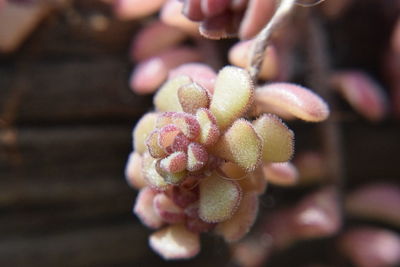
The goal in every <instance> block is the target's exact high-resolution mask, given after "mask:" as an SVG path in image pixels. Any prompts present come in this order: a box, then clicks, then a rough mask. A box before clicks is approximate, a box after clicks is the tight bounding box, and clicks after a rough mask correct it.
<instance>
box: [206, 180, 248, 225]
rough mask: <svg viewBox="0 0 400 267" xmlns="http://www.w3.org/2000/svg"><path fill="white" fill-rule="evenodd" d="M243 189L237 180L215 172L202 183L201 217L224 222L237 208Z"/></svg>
mask: <svg viewBox="0 0 400 267" xmlns="http://www.w3.org/2000/svg"><path fill="white" fill-rule="evenodd" d="M241 196H242V191H241V188H240V187H239V185H238V184H237V183H236V182H235V181H230V180H224V179H221V178H220V177H218V176H217V175H215V174H213V175H212V176H210V177H208V178H206V179H205V180H203V181H202V182H201V183H200V199H199V217H200V218H201V219H202V220H203V221H206V222H210V223H215V222H222V221H225V220H227V219H229V218H231V217H232V215H233V214H234V213H235V211H236V210H237V207H238V205H239V203H240V200H241Z"/></svg>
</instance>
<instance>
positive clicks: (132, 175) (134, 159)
mask: <svg viewBox="0 0 400 267" xmlns="http://www.w3.org/2000/svg"><path fill="white" fill-rule="evenodd" d="M125 177H126V181H127V182H128V184H129V185H130V186H131V187H133V188H136V189H141V188H143V187H145V186H147V183H146V180H145V179H144V177H143V173H142V157H141V156H140V154H139V153H137V152H132V153H131V154H130V155H129V159H128V163H127V164H126V168H125Z"/></svg>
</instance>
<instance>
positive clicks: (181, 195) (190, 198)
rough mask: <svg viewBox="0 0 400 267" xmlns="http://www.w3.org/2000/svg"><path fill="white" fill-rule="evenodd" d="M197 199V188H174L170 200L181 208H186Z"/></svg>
mask: <svg viewBox="0 0 400 267" xmlns="http://www.w3.org/2000/svg"><path fill="white" fill-rule="evenodd" d="M198 199H199V192H198V188H193V189H191V188H185V187H184V186H179V187H178V186H174V187H173V189H172V200H173V201H174V203H175V204H176V205H178V206H179V207H181V208H186V207H187V206H189V205H190V204H192V203H194V202H196V201H197V200H198Z"/></svg>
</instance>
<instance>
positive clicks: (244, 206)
mask: <svg viewBox="0 0 400 267" xmlns="http://www.w3.org/2000/svg"><path fill="white" fill-rule="evenodd" d="M257 214H258V194H257V193H255V192H246V193H244V194H243V197H242V201H241V202H240V205H239V208H238V210H237V211H236V212H235V214H234V215H233V216H232V218H230V219H229V220H226V221H224V222H221V223H219V224H217V227H216V228H215V231H216V233H217V234H219V235H221V236H223V237H224V239H225V240H226V241H227V242H235V241H238V240H240V239H241V238H243V237H244V236H245V235H246V234H247V233H248V232H249V230H250V228H251V226H252V225H253V224H254V222H255V220H256V217H257Z"/></svg>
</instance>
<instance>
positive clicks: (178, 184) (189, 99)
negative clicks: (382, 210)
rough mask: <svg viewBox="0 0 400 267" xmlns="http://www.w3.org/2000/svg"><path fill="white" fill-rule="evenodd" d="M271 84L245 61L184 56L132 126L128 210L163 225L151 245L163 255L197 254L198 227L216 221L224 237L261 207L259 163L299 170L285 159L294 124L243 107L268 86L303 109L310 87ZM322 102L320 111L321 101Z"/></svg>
mask: <svg viewBox="0 0 400 267" xmlns="http://www.w3.org/2000/svg"><path fill="white" fill-rule="evenodd" d="M270 86H271V85H270ZM276 86H278V88H275V89H274V90H275V92H274V90H272V92H270V89H269V88H262V87H261V88H259V90H257V92H256V90H255V86H254V84H253V82H252V80H251V77H250V75H249V73H248V72H247V71H246V70H244V69H241V68H238V67H233V66H226V67H224V68H223V69H222V70H220V72H219V73H218V75H216V74H215V73H214V72H213V71H212V70H211V69H210V68H209V67H207V66H205V65H201V64H188V65H183V66H181V67H179V68H177V69H176V70H174V71H172V72H171V73H170V76H169V79H168V81H167V82H166V83H164V85H163V86H162V87H161V88H160V89H159V91H158V92H157V94H156V95H155V97H154V105H155V111H154V112H150V113H147V114H146V115H144V116H143V118H142V119H141V120H140V121H139V122H138V123H137V125H136V127H135V129H134V131H133V138H134V147H135V151H134V152H132V154H131V156H130V159H129V161H128V164H127V169H126V174H127V179H128V182H129V183H130V184H131V185H132V186H133V187H135V188H138V189H140V193H139V196H138V198H137V200H136V204H135V207H134V212H135V213H136V215H137V216H138V217H139V218H140V219H141V221H142V222H143V223H144V224H145V225H147V226H148V227H151V228H155V229H159V228H161V229H160V230H158V231H157V232H155V233H154V234H152V235H151V237H150V245H151V247H152V248H153V249H154V250H155V251H156V252H157V253H159V254H160V255H161V256H162V257H163V258H165V259H179V258H190V257H192V256H194V255H196V254H197V253H198V251H199V250H200V243H199V234H200V233H202V232H209V231H214V232H215V233H217V234H219V235H221V236H222V237H223V238H224V239H225V240H226V241H228V242H233V241H237V240H239V239H241V238H242V237H243V236H244V235H245V234H246V233H247V232H248V231H249V229H250V227H251V225H252V224H253V223H254V221H255V218H256V216H257V211H258V195H260V194H262V193H263V192H264V191H265V188H266V184H267V179H266V177H265V173H267V174H268V173H269V174H270V175H269V176H270V177H271V180H272V181H277V182H276V183H277V184H279V183H281V184H287V183H292V182H291V181H293V180H295V175H296V174H295V173H296V170H293V166H292V165H290V164H289V163H285V162H287V161H288V160H290V159H291V157H292V154H293V150H294V149H293V146H294V134H293V132H292V131H291V130H290V129H289V128H288V127H287V126H286V125H285V124H284V123H283V122H282V121H281V120H280V119H279V118H278V117H277V116H276V115H273V114H258V115H259V116H258V118H256V119H254V120H252V119H250V116H249V113H250V111H253V110H252V109H251V107H254V106H255V105H256V102H257V101H259V100H260V99H261V98H263V97H264V94H267V95H268V97H271V98H274V97H275V98H276V97H277V98H276V99H278V101H283V102H286V105H287V106H290V108H289V109H288V112H294V114H300V116H303V117H307V116H304V114H302V113H301V112H303V113H307V112H306V111H305V109H307V108H306V107H305V106H302V105H303V104H307V103H302V101H303V99H302V96H301V93H304V92H305V91H307V92H308V93H309V94H310V95H312V93H311V92H310V91H308V90H307V89H304V88H301V87H299V86H296V85H292V86H293V88H292V87H290V86H289V84H276ZM279 90H283V91H285V90H286V95H285V93H282V92H281V94H279V93H277V91H279ZM291 90H292V91H293V90H294V91H296V90H300V92H301V93H300V94H299V93H298V92H291ZM291 93H292V95H290V94H291ZM312 96H313V97H314V98H317V102H318V101H320V99H319V98H318V97H317V96H316V95H312ZM285 97H286V99H285ZM306 97H307V101H310V100H309V99H308V95H306ZM313 97H311V98H312V99H313ZM257 99H258V100H257ZM256 100H257V101H256ZM290 101H294V102H292V103H290ZM295 102H296V103H295ZM314 104H315V103H314ZM263 105H265V104H263ZM296 105H297V106H296ZM318 105H320V106H321V105H322V107H319V108H320V109H325V110H324V112H325V113H324V114H322V115H323V117H324V118H326V116H327V112H328V109H327V107H326V105H325V103H324V102H322V100H321V101H320V102H318ZM318 105H317V106H318ZM311 108H312V109H315V105H314V106H312V107H311ZM299 110H301V112H299ZM315 114H316V113H315V112H311V115H310V114H308V116H313V115H315ZM318 115H319V116H321V114H318ZM321 118H322V117H321ZM311 120H312V119H311ZM277 164H282V165H281V166H278V165H277ZM285 164H286V165H285Z"/></svg>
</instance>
